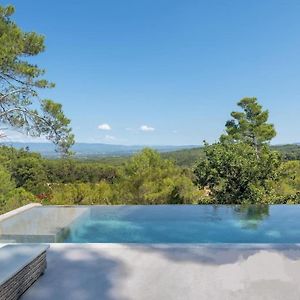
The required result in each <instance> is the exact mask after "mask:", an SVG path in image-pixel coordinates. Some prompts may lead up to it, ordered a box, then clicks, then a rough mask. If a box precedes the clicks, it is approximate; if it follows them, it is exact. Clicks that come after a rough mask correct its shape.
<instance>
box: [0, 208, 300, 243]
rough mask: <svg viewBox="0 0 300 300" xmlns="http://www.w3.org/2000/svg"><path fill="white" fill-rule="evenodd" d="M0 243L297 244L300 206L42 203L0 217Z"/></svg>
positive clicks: (298, 241) (299, 231)
mask: <svg viewBox="0 0 300 300" xmlns="http://www.w3.org/2000/svg"><path fill="white" fill-rule="evenodd" d="M0 242H47V243H49V242H50V243H51V242H53V243H300V206H299V205H291V206H288V205H274V206H249V207H242V206H225V205H220V206H218V205H217V206H211V205H207V206H206V205H205V206H204V205H180V206H177V205H169V206H168V205H161V206H160V205H158V206H77V207H76V206H73V207H72V206H71V207H60V206H41V207H34V208H31V209H29V210H27V211H24V212H22V213H20V214H18V215H15V216H13V217H10V218H8V219H6V220H4V221H2V222H0Z"/></svg>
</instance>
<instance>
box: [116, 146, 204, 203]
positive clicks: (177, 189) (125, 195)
mask: <svg viewBox="0 0 300 300" xmlns="http://www.w3.org/2000/svg"><path fill="white" fill-rule="evenodd" d="M115 188H116V190H118V191H119V195H117V198H119V199H118V200H119V201H121V202H123V203H124V202H125V203H128V204H164V203H174V204H175V203H177V204H182V203H193V202H197V201H198V200H199V198H200V193H199V191H197V189H196V188H195V186H194V185H193V182H192V180H191V179H190V178H188V177H187V176H185V175H184V174H183V172H182V170H181V169H180V168H179V167H177V166H175V164H174V163H173V162H172V161H170V160H167V159H162V158H161V156H160V154H159V153H158V152H157V151H154V150H152V149H144V150H143V151H141V152H140V153H138V154H136V155H135V156H133V157H132V158H131V159H130V160H129V161H128V162H127V163H126V165H125V167H124V169H123V171H122V172H121V174H120V178H119V180H116V184H115Z"/></svg>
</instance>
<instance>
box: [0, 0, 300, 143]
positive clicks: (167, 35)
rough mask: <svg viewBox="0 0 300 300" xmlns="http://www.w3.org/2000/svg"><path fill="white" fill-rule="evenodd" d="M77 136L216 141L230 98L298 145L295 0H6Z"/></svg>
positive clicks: (299, 24)
mask: <svg viewBox="0 0 300 300" xmlns="http://www.w3.org/2000/svg"><path fill="white" fill-rule="evenodd" d="M3 2H4V3H5V2H6V3H7V4H8V3H11V4H14V5H15V7H16V14H15V17H14V19H15V20H16V22H17V23H18V24H19V25H20V26H21V27H22V28H23V29H24V30H27V31H36V32H39V33H42V34H44V35H45V36H46V51H45V53H43V54H42V55H40V56H39V58H37V59H35V61H36V62H37V63H38V64H39V65H40V66H42V67H44V68H45V69H46V70H47V73H46V74H47V76H46V77H47V79H50V80H52V81H54V82H55V83H56V85H57V86H56V88H55V89H54V90H52V91H49V92H47V94H46V95H47V96H48V97H50V98H53V99H54V100H56V101H58V102H61V103H62V104H63V105H64V110H65V113H66V114H67V115H68V117H70V118H71V119H72V127H73V129H74V133H75V135H76V138H77V141H79V142H101V143H103V142H104V143H114V144H149V145H151V144H152V145H153V144H170V145H171V144H176V145H183V144H200V143H202V141H203V140H204V139H205V140H207V141H209V142H213V141H215V140H216V139H217V138H218V137H219V135H220V134H221V133H222V131H223V130H224V124H225V122H226V120H227V119H228V118H229V114H230V112H231V111H232V110H234V109H236V102H237V101H238V100H239V99H241V98H242V97H245V96H256V97H258V99H259V101H260V102H261V103H262V104H263V106H264V107H265V108H268V109H269V111H270V121H271V122H273V123H274V124H275V126H276V129H277V131H278V135H277V137H276V139H275V140H274V142H273V143H290V142H300V17H299V16H300V1H299V0H289V1H286V0H263V1H262V0H251V1H242V0H226V1H224V0H206V1H201V0H187V1H182V0H181V1H179V0H127V1H124V0H106V1H101V0H98V1H96V0H85V1H82V0H81V1H79V0H72V1H71V0H69V1H67V0H64V1H58V0H51V1H50V0H43V1H37V0H26V1H24V0H11V1H10V2H7V1H2V3H3Z"/></svg>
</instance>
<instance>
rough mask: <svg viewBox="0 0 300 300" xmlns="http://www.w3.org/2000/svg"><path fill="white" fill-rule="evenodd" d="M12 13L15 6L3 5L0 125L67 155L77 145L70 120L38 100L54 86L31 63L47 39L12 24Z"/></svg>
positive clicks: (56, 107)
mask: <svg viewBox="0 0 300 300" xmlns="http://www.w3.org/2000/svg"><path fill="white" fill-rule="evenodd" d="M13 13H14V7H13V6H7V7H3V6H1V5H0V123H2V124H5V125H6V126H9V127H13V128H17V129H19V130H23V131H24V132H25V133H27V134H30V135H32V136H40V135H44V136H46V137H47V138H48V139H49V140H51V141H52V142H53V143H54V144H55V145H56V146H57V149H58V150H59V151H61V153H63V154H67V153H68V152H69V148H70V146H72V144H73V143H74V137H73V135H72V133H71V129H70V127H69V124H70V120H69V119H67V118H66V117H65V115H64V113H63V111H62V106H61V104H59V103H56V102H53V101H52V100H49V99H41V98H40V97H39V91H40V90H42V89H46V88H52V87H54V84H53V83H51V82H49V81H47V80H46V79H44V78H43V75H44V73H45V71H44V70H43V69H40V68H39V67H38V66H37V65H35V64H33V63H31V62H30V57H32V56H36V55H38V54H39V53H41V52H43V51H44V49H45V45H44V37H43V36H41V35H39V34H37V33H35V32H24V31H22V29H21V28H19V27H18V26H17V24H16V23H14V22H13V21H12V19H11V16H12V15H13ZM28 58H29V59H28Z"/></svg>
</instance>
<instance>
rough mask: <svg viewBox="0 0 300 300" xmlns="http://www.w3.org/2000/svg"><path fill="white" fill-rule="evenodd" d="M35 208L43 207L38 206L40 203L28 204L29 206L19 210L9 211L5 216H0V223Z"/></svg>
mask: <svg viewBox="0 0 300 300" xmlns="http://www.w3.org/2000/svg"><path fill="white" fill-rule="evenodd" d="M37 206H43V205H42V204H40V203H30V204H27V205H24V206H21V207H19V208H16V209H14V210H11V211H9V212H7V213H5V214H2V215H0V222H1V221H4V220H6V219H8V218H11V217H13V216H15V215H18V214H20V213H22V212H24V211H26V210H29V209H31V208H33V207H37Z"/></svg>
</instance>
